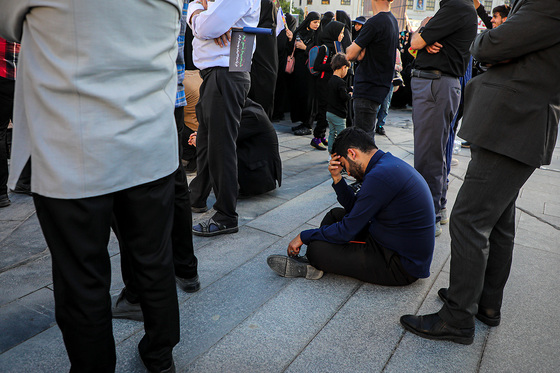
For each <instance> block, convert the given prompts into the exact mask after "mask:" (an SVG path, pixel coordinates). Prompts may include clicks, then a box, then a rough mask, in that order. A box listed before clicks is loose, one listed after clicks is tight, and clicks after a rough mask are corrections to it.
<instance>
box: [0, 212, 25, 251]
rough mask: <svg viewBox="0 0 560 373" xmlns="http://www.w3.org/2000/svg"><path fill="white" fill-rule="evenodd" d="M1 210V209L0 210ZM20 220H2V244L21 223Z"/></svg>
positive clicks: (0, 234) (0, 235)
mask: <svg viewBox="0 0 560 373" xmlns="http://www.w3.org/2000/svg"><path fill="white" fill-rule="evenodd" d="M0 211H1V210H0ZM21 223H22V222H21V221H19V220H0V244H1V242H2V241H4V240H5V239H6V238H7V237H8V236H9V235H10V234H12V232H13V231H14V230H16V229H17V227H19V226H20V225H21Z"/></svg>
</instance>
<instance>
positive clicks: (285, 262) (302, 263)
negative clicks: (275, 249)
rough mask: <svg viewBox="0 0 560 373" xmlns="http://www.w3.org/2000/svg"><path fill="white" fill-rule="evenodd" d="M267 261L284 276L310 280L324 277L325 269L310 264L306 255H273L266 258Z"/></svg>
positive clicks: (275, 270) (271, 267)
mask: <svg viewBox="0 0 560 373" xmlns="http://www.w3.org/2000/svg"><path fill="white" fill-rule="evenodd" d="M266 263H267V264H268V266H269V267H270V269H272V270H273V271H274V272H276V273H278V274H279V275H280V276H282V277H305V278H306V279H308V280H318V279H320V278H321V277H323V271H321V270H320V269H317V268H315V267H313V266H312V265H311V264H309V261H308V260H307V258H306V257H300V256H295V257H289V256H286V255H271V256H269V257H268V258H267V259H266Z"/></svg>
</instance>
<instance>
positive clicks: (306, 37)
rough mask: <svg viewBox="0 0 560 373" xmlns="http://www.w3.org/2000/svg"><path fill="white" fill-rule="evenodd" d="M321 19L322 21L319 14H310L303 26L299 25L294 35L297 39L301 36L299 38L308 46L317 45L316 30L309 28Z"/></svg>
mask: <svg viewBox="0 0 560 373" xmlns="http://www.w3.org/2000/svg"><path fill="white" fill-rule="evenodd" d="M320 19H321V15H320V14H319V13H317V12H309V13H308V14H307V17H305V19H304V20H303V22H302V23H301V25H299V27H298V28H297V29H296V31H295V32H294V35H296V37H297V36H298V35H299V37H300V38H301V41H303V42H304V43H305V44H307V45H308V44H309V43H310V42H311V43H312V44H313V45H315V44H317V32H316V31H315V30H312V29H307V28H308V27H309V24H310V23H311V22H312V21H317V20H320ZM294 40H295V39H294Z"/></svg>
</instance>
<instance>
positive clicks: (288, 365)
mask: <svg viewBox="0 0 560 373" xmlns="http://www.w3.org/2000/svg"><path fill="white" fill-rule="evenodd" d="M364 284H365V283H364V282H361V283H358V284H356V286H354V289H353V290H352V292H351V293H350V294H348V296H347V297H346V299H344V300H343V301H342V302H340V304H339V306H338V307H337V308H336V310H335V311H334V312H333V313H332V315H331V317H329V318H328V320H327V321H325V323H324V324H323V326H322V327H321V328H319V330H318V331H317V333H315V334H313V336H312V337H311V338H310V339H309V340H308V341H307V343H306V344H305V346H303V347H302V348H301V349H300V350H299V351H298V352H297V353H296V354H295V356H294V357H293V358H292V359H291V360H290V361H289V362H288V364H286V366H285V367H284V369H282V372H285V371H286V370H287V369H288V368H289V367H290V365H292V364H293V362H294V361H295V360H296V359H297V358H298V357H299V355H300V354H301V353H302V352H303V351H305V349H306V348H307V347H308V346H309V345H310V344H311V342H313V340H315V338H316V337H317V336H318V335H319V333H321V332H322V331H323V329H325V326H327V325H328V324H329V323H330V322H331V321H332V319H333V318H334V317H335V316H336V315H337V314H338V312H339V311H340V310H341V309H342V307H344V306H345V305H346V303H348V301H349V300H350V298H352V297H353V296H354V294H356V292H357V291H358V290H359V289H361V288H362V286H364Z"/></svg>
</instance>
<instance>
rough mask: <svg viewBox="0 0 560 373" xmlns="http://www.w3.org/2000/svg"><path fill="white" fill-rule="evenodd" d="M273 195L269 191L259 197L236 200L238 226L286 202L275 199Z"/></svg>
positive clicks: (272, 192)
mask: <svg viewBox="0 0 560 373" xmlns="http://www.w3.org/2000/svg"><path fill="white" fill-rule="evenodd" d="M274 194H275V193H274V191H270V192H268V193H265V194H261V195H259V196H253V197H250V198H246V199H238V200H237V214H238V224H239V225H243V224H245V223H247V222H249V221H251V220H253V219H255V218H256V217H258V216H260V215H263V214H265V213H266V212H268V211H270V210H273V209H275V208H276V207H278V206H280V205H281V204H283V203H285V202H286V200H285V199H281V198H277V197H275V196H274Z"/></svg>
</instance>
